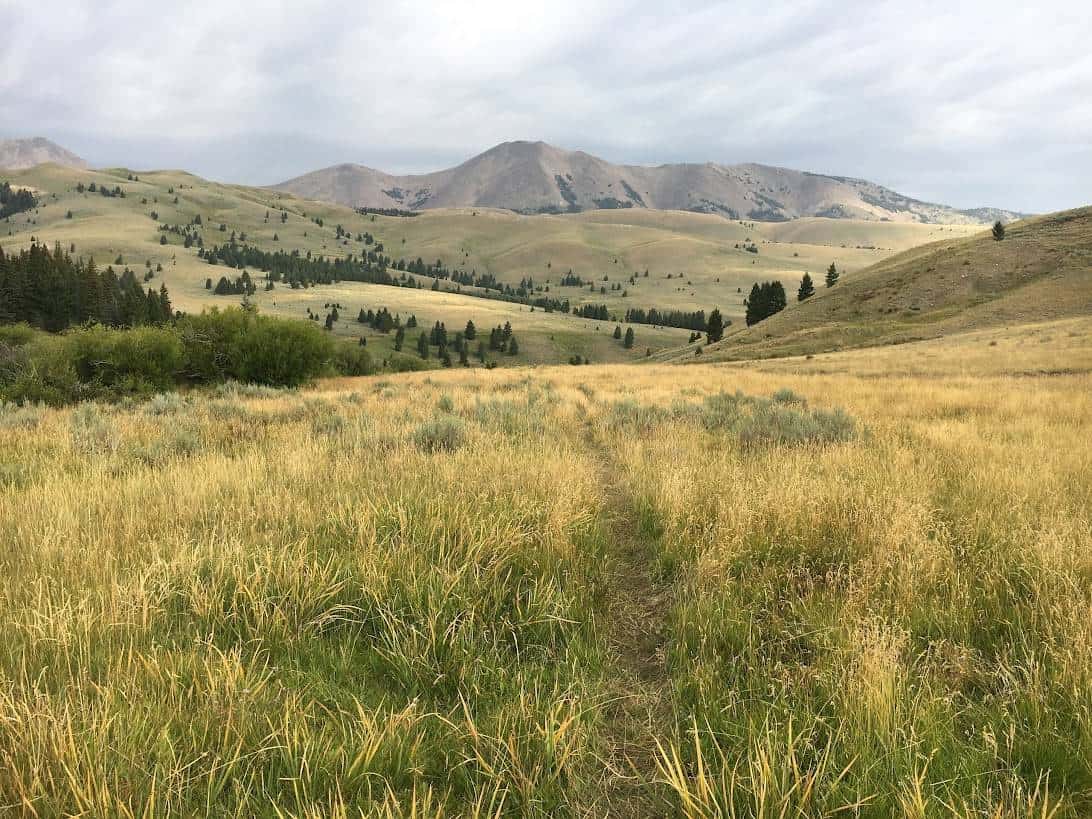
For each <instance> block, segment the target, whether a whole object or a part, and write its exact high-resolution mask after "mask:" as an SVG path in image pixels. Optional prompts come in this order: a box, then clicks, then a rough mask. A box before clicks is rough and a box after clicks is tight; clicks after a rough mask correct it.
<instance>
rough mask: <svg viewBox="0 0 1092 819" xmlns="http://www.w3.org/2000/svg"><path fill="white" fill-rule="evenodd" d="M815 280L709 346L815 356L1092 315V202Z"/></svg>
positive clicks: (745, 353)
mask: <svg viewBox="0 0 1092 819" xmlns="http://www.w3.org/2000/svg"><path fill="white" fill-rule="evenodd" d="M817 286H818V292H817V294H816V296H815V297H813V298H812V299H809V300H808V301H806V302H804V303H803V304H797V303H796V302H795V301H793V302H791V303H790V306H789V308H788V309H786V310H785V311H784V312H782V313H780V314H778V315H776V316H773V317H772V318H770V319H767V320H766V321H764V322H762V323H760V324H758V325H756V326H754V327H751V328H741V329H739V330H737V331H735V332H733V333H729V334H728V335H727V336H726V337H725V339H724V340H723V341H722V342H720V343H719V344H716V345H713V346H711V347H710V348H708V349H707V350H705V353H704V354H705V355H710V356H712V357H713V360H721V359H743V358H756V357H764V356H781V355H798V354H803V353H810V354H814V353H817V352H823V351H829V350H834V349H840V348H851V347H864V346H870V345H876V344H892V343H902V342H906V341H912V340H915V339H922V338H931V337H936V336H944V335H949V334H951V333H955V332H963V331H967V330H974V329H980V328H987V327H996V326H1001V325H1009V324H1017V323H1022V322H1029V321H1036V320H1042V319H1055V318H1062V317H1066V316H1081V315H1088V314H1089V313H1092V208H1082V209H1078V210H1073V211H1066V212H1063V213H1057V214H1051V215H1048V216H1042V217H1036V218H1032V219H1027V220H1024V221H1022V222H1018V223H1015V224H1013V225H1010V226H1009V227H1008V229H1007V234H1006V238H1005V239H1004V240H1003V241H1000V242H998V241H994V240H993V238H992V237H991V235H990V233H989V231H983V232H980V233H979V234H978V235H976V236H973V237H969V238H964V239H953V240H944V241H942V242H935V243H932V244H929V245H924V246H921V247H917V248H913V249H911V250H908V251H905V252H903V253H900V254H898V255H895V256H892V257H891V258H889V259H885V260H884V261H881V262H879V263H877V264H875V265H873V266H871V267H869V268H867V269H865V270H862V271H860V272H859V273H856V274H852V273H851V274H849V275H846V276H845V277H844V278H843V279H842V280H841V281H840V282H839V283H838V285H837V286H836V287H834V288H832V289H827V288H825V287H823V286H822V284H821V282H817ZM794 295H795V293H790V298H791V297H792V296H794ZM675 355H676V356H677V355H678V354H675ZM685 355H691V353H689V352H688V353H686V354H685ZM668 357H671V354H668Z"/></svg>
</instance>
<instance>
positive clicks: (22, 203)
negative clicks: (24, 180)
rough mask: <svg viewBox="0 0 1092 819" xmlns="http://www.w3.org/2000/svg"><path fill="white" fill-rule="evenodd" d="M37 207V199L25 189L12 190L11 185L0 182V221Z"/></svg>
mask: <svg viewBox="0 0 1092 819" xmlns="http://www.w3.org/2000/svg"><path fill="white" fill-rule="evenodd" d="M36 207H38V199H37V197H35V196H34V194H33V193H32V192H31V191H28V190H27V189H26V188H19V189H18V190H13V189H12V187H11V183H9V182H0V219H7V218H8V217H9V216H14V215H15V214H17V213H25V212H26V211H28V210H33V209H34V208H36Z"/></svg>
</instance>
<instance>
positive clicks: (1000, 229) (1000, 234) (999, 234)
mask: <svg viewBox="0 0 1092 819" xmlns="http://www.w3.org/2000/svg"><path fill="white" fill-rule="evenodd" d="M993 238H994V241H997V242H1000V241H1001V240H1002V239H1004V238H1005V226H1004V225H1003V224H1001V220H1000V219H998V220H997V221H996V222H994V223H993Z"/></svg>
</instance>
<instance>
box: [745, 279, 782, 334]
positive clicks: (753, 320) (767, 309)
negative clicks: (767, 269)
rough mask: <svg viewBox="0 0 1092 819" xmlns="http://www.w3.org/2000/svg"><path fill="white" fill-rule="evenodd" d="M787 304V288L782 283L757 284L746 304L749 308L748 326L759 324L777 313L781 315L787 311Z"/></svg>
mask: <svg viewBox="0 0 1092 819" xmlns="http://www.w3.org/2000/svg"><path fill="white" fill-rule="evenodd" d="M786 303H787V302H786V299H785V288H784V286H783V285H782V284H781V282H778V281H773V282H763V283H762V284H758V283H757V282H756V283H755V285H754V287H752V288H751V295H750V296H748V298H747V300H746V301H745V302H744V304H745V305H746V307H747V316H746V318H747V326H748V327H750V326H751V325H753V324H758V322H760V321H763V320H764V319H767V318H769V317H770V316H772V315H774V314H775V313H780V312H781V311H782V310H784V309H785V305H786Z"/></svg>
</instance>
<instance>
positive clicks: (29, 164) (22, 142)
mask: <svg viewBox="0 0 1092 819" xmlns="http://www.w3.org/2000/svg"><path fill="white" fill-rule="evenodd" d="M45 162H53V163H56V164H57V165H65V166H67V167H70V168H86V167H87V163H86V162H85V161H84V160H83V159H81V158H80V157H78V156H76V155H75V154H74V153H72V152H71V151H68V150H66V149H64V148H62V147H61V146H60V145H57V144H56V143H55V142H50V141H49V140H48V139H45V138H44V137H33V138H31V139H0V168H3V169H5V170H10V171H17V170H22V169H24V168H33V167H34V166H35V165H41V164H43V163H45Z"/></svg>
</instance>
